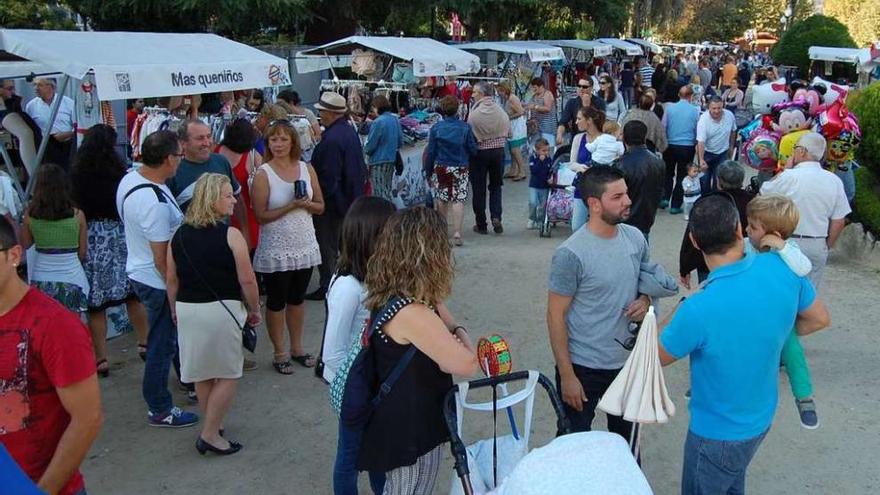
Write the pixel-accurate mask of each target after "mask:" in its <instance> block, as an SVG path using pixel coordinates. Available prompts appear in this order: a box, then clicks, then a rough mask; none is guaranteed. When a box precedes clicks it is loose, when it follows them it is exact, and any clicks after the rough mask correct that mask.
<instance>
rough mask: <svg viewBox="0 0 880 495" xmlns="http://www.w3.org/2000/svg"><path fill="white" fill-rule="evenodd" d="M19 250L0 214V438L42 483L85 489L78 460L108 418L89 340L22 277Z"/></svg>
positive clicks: (72, 318)
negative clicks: (102, 410) (18, 271)
mask: <svg viewBox="0 0 880 495" xmlns="http://www.w3.org/2000/svg"><path fill="white" fill-rule="evenodd" d="M22 254H23V253H22V247H21V246H20V245H18V243H17V241H16V237H15V231H14V230H13V229H12V225H10V224H9V222H8V221H7V220H6V219H4V218H0V443H2V444H3V446H4V447H5V448H6V450H8V451H9V454H10V455H11V456H12V458H13V459H14V460H15V462H16V463H18V465H19V466H20V467H21V469H22V471H24V472H25V473H26V474H27V475H28V476H29V477H30V478H31V479H32V480H33V481H34V482H35V483H37V486H38V487H39V488H40V489H41V490H43V491H45V492H47V493H49V494H53V495H54V494H59V495H79V494H84V493H85V485H84V483H83V478H82V475H81V474H80V472H79V465H80V464H81V463H82V461H83V459H84V458H85V456H86V454H87V453H88V451H89V447H91V445H92V442H93V441H94V440H95V438H96V437H97V436H98V431H99V430H100V429H101V422H102V421H103V417H102V415H101V395H100V392H99V389H98V379H97V375H96V374H95V355H94V354H93V352H92V342H91V339H90V337H89V333H88V330H87V329H86V328H85V326H84V325H83V324H82V322H80V321H79V319H78V318H77V317H76V315H75V314H73V313H71V312H70V311H68V310H66V309H65V308H64V307H63V306H61V305H60V304H58V303H57V302H55V301H54V300H53V299H51V298H49V297H48V296H46V295H45V294H43V293H42V292H40V291H38V290H37V289H34V288H31V287H29V286H28V285H27V284H26V283H24V282H23V281H22V280H21V279H20V278H19V277H18V273H17V267H18V264H19V263H21V259H22ZM0 491H3V490H2V488H0Z"/></svg>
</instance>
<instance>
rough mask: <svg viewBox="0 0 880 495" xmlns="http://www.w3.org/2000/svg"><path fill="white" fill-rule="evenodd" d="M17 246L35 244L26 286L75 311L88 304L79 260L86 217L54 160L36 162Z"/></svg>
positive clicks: (84, 250)
mask: <svg viewBox="0 0 880 495" xmlns="http://www.w3.org/2000/svg"><path fill="white" fill-rule="evenodd" d="M23 222H24V225H22V229H21V245H22V247H23V248H25V249H28V248H30V247H31V246H34V248H35V249H36V255H35V256H34V257H33V259H32V262H31V264H32V266H31V267H30V269H29V270H28V273H29V277H30V282H31V285H33V286H34V287H36V288H37V289H40V290H41V291H43V292H44V293H46V294H47V295H48V296H50V297H52V298H53V299H55V300H56V301H58V302H60V303H61V304H62V305H63V306H64V307H66V308H67V309H69V310H71V311H73V312H74V313H77V314H81V313H85V312H86V310H87V309H88V302H89V301H88V296H89V283H88V280H87V279H86V272H85V270H83V266H82V260H84V259H85V258H86V253H87V250H88V243H87V226H86V217H85V215H84V214H83V212H82V211H80V210H79V209H77V208H74V207H73V199H72V198H71V193H70V180H69V179H68V177H67V173H66V172H65V171H64V170H62V169H61V167H59V166H58V165H54V164H51V163H45V164H43V165H40V167H39V169H38V171H37V176H36V183H35V185H34V196H33V198H31V203H30V205H29V206H28V209H27V211H26V212H25V216H24V220H23Z"/></svg>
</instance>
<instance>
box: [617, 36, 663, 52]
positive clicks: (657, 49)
mask: <svg viewBox="0 0 880 495" xmlns="http://www.w3.org/2000/svg"><path fill="white" fill-rule="evenodd" d="M626 41H629V42H630V43H633V44H636V45H639V46H641V47H642V48H645V49H646V50H648V51H650V52H651V53H660V52H661V51H662V48H660V45H657V44H654V43H651V42H650V41H648V40H643V39H641V38H627V39H626Z"/></svg>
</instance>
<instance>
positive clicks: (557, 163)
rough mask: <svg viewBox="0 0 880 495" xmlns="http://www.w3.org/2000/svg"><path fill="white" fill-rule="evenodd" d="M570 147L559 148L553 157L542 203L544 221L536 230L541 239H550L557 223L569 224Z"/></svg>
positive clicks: (572, 199) (571, 173)
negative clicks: (545, 199) (551, 230)
mask: <svg viewBox="0 0 880 495" xmlns="http://www.w3.org/2000/svg"><path fill="white" fill-rule="evenodd" d="M570 156H571V146H569V145H566V146H560V147H558V148H557V149H556V153H554V155H553V168H552V170H551V171H550V181H549V182H550V183H549V184H548V188H549V189H550V194H548V195H547V201H546V202H545V203H544V220H543V221H542V222H541V225H540V227H539V230H538V235H539V236H541V237H550V229H551V228H552V227H555V226H556V224H557V223H569V224H570V223H571V213H572V208H573V205H572V201H574V186H573V183H574V178H575V175H576V174H575V173H574V172H573V171H571V170H569V168H568V162H569V160H570Z"/></svg>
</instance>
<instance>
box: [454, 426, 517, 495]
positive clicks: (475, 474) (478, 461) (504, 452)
mask: <svg viewBox="0 0 880 495" xmlns="http://www.w3.org/2000/svg"><path fill="white" fill-rule="evenodd" d="M525 455H526V445H525V442H524V441H523V439H520V440H517V439H515V438H514V437H513V435H505V436H501V437H498V484H499V485H501V483H502V482H503V481H504V479H505V478H507V477H508V476H509V475H510V473H511V472H513V468H515V467H516V465H517V463H519V461H520V459H522V458H523V457H524V456H525ZM467 460H468V470H469V471H470V478H471V485H472V486H473V488H474V495H481V494H486V493H489V491H491V490H492V489H493V488H495V483H494V480H493V476H492V439H491V438H487V439H485V440H480V441H478V442H476V443H473V444H471V445H468V446H467ZM451 483H452V484H451V486H450V488H449V495H463V494H464V490H463V489H462V487H461V480H460V479H459V478H458V474H457V473H455V472H454V471H453V473H452V482H451Z"/></svg>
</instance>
